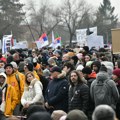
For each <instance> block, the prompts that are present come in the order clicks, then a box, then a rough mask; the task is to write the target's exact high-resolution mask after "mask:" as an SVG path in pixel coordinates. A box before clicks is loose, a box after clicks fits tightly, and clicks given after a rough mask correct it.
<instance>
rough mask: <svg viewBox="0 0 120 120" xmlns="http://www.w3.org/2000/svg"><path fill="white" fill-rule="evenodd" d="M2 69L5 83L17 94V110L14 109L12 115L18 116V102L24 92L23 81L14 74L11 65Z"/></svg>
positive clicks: (8, 64)
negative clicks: (5, 76) (5, 77)
mask: <svg viewBox="0 0 120 120" xmlns="http://www.w3.org/2000/svg"><path fill="white" fill-rule="evenodd" d="M4 68H5V73H6V75H7V83H8V84H10V85H11V86H13V87H14V89H15V92H16V94H17V108H16V109H15V111H14V114H15V115H18V114H19V105H20V100H21V96H22V94H23V91H24V80H23V78H22V76H20V75H17V74H16V72H15V71H14V68H13V65H12V64H10V63H7V64H6V65H5V67H4Z"/></svg>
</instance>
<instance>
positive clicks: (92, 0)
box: [20, 0, 120, 21]
mask: <svg viewBox="0 0 120 120" xmlns="http://www.w3.org/2000/svg"><path fill="white" fill-rule="evenodd" d="M20 1H21V2H22V3H25V4H26V6H28V2H29V0H20ZM32 1H34V2H35V3H36V7H37V6H39V1H40V0H32ZM50 1H51V2H52V3H55V4H59V3H60V1H62V0H50ZM102 1H103V0H86V2H87V3H89V4H91V5H93V6H94V7H95V8H97V7H98V6H99V5H100V3H102ZM110 1H111V4H112V6H114V7H115V14H118V17H119V21H120V7H119V6H120V0H110Z"/></svg>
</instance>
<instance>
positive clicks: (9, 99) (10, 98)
mask: <svg viewBox="0 0 120 120" xmlns="http://www.w3.org/2000/svg"><path fill="white" fill-rule="evenodd" d="M0 75H1V76H4V77H5V82H4V84H3V85H2V86H1V89H2V91H5V92H3V94H4V95H3V96H4V98H3V100H4V101H2V104H1V105H2V106H3V107H4V108H3V109H4V111H3V112H4V114H5V115H8V116H10V115H12V114H13V110H14V108H15V107H16V105H17V101H18V97H17V94H16V92H15V89H14V88H13V87H12V86H11V85H8V84H7V77H6V75H5V73H0Z"/></svg>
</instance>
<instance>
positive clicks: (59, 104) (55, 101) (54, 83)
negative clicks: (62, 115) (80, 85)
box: [45, 78, 69, 112]
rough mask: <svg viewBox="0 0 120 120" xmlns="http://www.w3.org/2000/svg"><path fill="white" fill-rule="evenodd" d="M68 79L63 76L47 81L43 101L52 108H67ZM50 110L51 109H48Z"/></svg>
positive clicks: (65, 109) (64, 109)
mask: <svg viewBox="0 0 120 120" xmlns="http://www.w3.org/2000/svg"><path fill="white" fill-rule="evenodd" d="M68 89H69V86H68V81H67V80H66V79H64V78H57V79H53V80H51V81H50V82H49V84H48V87H47V90H46V93H45V101H46V102H48V104H49V106H53V107H54V109H53V110H63V111H65V112H67V110H68ZM50 111H51V110H50Z"/></svg>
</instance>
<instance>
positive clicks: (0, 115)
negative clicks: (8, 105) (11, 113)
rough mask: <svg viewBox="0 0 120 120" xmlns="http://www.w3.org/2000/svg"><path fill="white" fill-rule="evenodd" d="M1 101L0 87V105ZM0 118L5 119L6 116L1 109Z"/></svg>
mask: <svg viewBox="0 0 120 120" xmlns="http://www.w3.org/2000/svg"><path fill="white" fill-rule="evenodd" d="M1 103H2V89H0V105H1ZM0 120H6V117H5V115H4V113H3V111H1V109H0Z"/></svg>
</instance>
